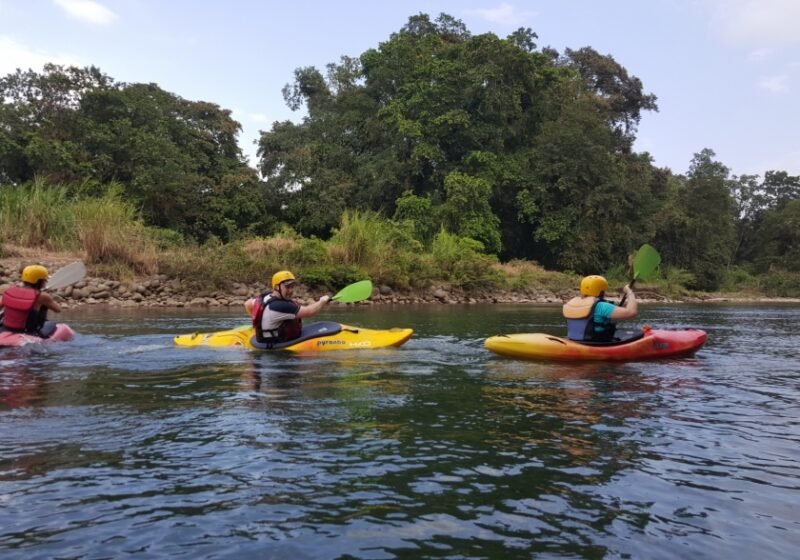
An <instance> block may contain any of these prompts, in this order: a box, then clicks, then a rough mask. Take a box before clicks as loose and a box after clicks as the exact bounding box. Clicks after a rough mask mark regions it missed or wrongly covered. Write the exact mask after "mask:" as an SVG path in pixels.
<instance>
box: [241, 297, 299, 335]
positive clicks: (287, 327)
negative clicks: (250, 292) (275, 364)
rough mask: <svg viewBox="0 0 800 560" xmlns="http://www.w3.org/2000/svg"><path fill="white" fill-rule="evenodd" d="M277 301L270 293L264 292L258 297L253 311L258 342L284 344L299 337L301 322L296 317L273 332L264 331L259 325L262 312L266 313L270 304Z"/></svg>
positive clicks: (262, 316)
mask: <svg viewBox="0 0 800 560" xmlns="http://www.w3.org/2000/svg"><path fill="white" fill-rule="evenodd" d="M277 299H278V298H276V297H275V296H274V295H272V292H264V293H263V294H261V295H260V296H258V300H257V301H256V305H255V308H254V309H253V327H254V328H255V329H256V340H257V341H258V342H286V341H287V340H293V339H295V338H297V337H299V336H300V335H301V334H302V332H303V320H302V319H300V318H298V317H295V318H294V319H289V320H286V321H284V322H283V323H281V325H280V326H279V327H278V328H277V329H275V330H268V331H264V329H263V327H262V325H261V323H262V319H263V318H264V311H266V309H267V308H268V307H269V304H270V303H271V302H273V301H275V300H277Z"/></svg>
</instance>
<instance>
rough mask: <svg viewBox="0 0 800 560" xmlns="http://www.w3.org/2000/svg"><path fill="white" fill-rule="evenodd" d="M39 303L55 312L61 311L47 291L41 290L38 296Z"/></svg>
mask: <svg viewBox="0 0 800 560" xmlns="http://www.w3.org/2000/svg"><path fill="white" fill-rule="evenodd" d="M38 301H39V305H41V306H43V307H46V308H47V309H49V310H50V311H53V312H55V313H61V306H60V305H58V304H57V303H56V302H55V300H54V299H53V298H52V297H51V296H50V294H48V293H47V292H42V293H40V294H39V297H38Z"/></svg>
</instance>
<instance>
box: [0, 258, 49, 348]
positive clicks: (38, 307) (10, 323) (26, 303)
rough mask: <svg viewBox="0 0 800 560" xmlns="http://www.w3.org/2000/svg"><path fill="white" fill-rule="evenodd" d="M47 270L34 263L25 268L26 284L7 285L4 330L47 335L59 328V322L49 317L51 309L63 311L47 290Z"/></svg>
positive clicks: (2, 299) (2, 300) (0, 303)
mask: <svg viewBox="0 0 800 560" xmlns="http://www.w3.org/2000/svg"><path fill="white" fill-rule="evenodd" d="M49 276H50V275H49V273H48V272H47V269H46V268H45V267H43V266H41V265H38V264H34V265H30V266H26V267H25V268H23V269H22V275H21V280H22V285H21V286H11V287H10V288H7V289H6V290H5V292H3V295H0V307H2V308H3V310H4V312H5V313H4V315H3V329H5V330H7V331H11V332H21V333H29V334H35V335H37V336H41V337H42V338H47V337H48V336H50V335H51V334H53V331H54V330H55V323H53V322H52V321H48V320H47V312H48V311H53V312H54V313H60V312H61V306H60V305H58V304H57V303H56V302H55V301H54V300H53V298H52V297H51V296H50V294H48V293H47V292H44V291H43V290H44V288H45V285H46V284H47V279H48V278H49Z"/></svg>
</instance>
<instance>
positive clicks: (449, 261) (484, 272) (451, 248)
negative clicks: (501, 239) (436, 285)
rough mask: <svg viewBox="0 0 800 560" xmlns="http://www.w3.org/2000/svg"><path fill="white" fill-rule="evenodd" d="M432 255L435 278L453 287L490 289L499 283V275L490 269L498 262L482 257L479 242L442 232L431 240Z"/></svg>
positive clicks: (492, 257) (493, 269) (481, 247)
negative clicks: (439, 278)
mask: <svg viewBox="0 0 800 560" xmlns="http://www.w3.org/2000/svg"><path fill="white" fill-rule="evenodd" d="M431 252H432V257H433V262H432V266H434V267H435V268H436V270H437V271H438V273H439V274H438V275H437V276H439V277H442V278H444V279H446V280H447V281H448V282H450V283H451V284H452V285H453V286H457V287H460V288H477V287H492V286H497V285H499V284H500V283H501V282H502V277H501V275H500V274H499V273H498V271H497V269H495V268H493V267H492V265H493V264H495V263H496V262H497V258H496V257H494V256H490V255H485V254H484V253H483V244H482V243H481V242H480V241H476V240H474V239H471V238H469V237H459V236H458V235H454V234H451V233H448V232H446V231H444V230H442V231H440V232H439V233H438V234H437V235H436V237H435V238H434V240H433V247H432V251H431Z"/></svg>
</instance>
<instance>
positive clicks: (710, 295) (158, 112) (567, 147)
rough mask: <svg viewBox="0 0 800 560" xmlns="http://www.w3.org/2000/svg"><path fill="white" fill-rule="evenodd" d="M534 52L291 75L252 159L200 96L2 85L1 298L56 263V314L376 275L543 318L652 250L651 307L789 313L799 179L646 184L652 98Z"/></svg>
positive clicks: (52, 68)
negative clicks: (68, 308) (69, 274)
mask: <svg viewBox="0 0 800 560" xmlns="http://www.w3.org/2000/svg"><path fill="white" fill-rule="evenodd" d="M537 42H538V36H537V34H536V33H535V32H534V31H533V30H532V29H527V28H521V29H518V30H517V31H515V32H513V33H511V34H510V35H508V36H507V37H504V38H503V37H499V36H497V35H495V34H493V33H481V34H473V33H472V32H470V31H469V29H467V27H466V26H465V25H464V23H463V22H461V21H459V20H458V19H456V18H454V17H452V16H450V15H447V14H440V15H439V16H438V17H436V18H431V17H430V16H428V15H427V14H423V13H420V14H416V15H412V16H411V17H409V18H408V21H407V23H406V24H405V25H404V26H403V27H402V28H401V29H399V30H398V31H397V32H395V33H392V34H391V35H390V36H389V37H388V38H386V40H385V41H381V42H380V43H378V44H376V45H375V46H374V47H373V48H369V49H367V50H366V51H364V52H363V53H361V54H360V55H359V56H357V57H350V56H342V57H340V59H339V62H336V63H331V64H328V65H327V66H326V68H325V70H324V71H321V70H319V69H317V68H315V67H313V66H309V67H303V68H297V69H296V70H295V72H294V75H293V77H292V78H291V81H290V83H288V84H287V85H286V87H284V88H283V90H282V92H283V95H284V99H285V101H286V103H287V106H288V107H290V108H291V109H292V110H300V109H303V111H304V114H303V115H302V118H299V119H298V120H297V122H294V121H291V120H287V121H283V122H274V123H272V126H271V127H270V129H269V130H264V131H262V132H261V135H260V138H259V140H258V153H257V161H255V162H253V164H252V165H251V163H250V162H249V161H248V160H247V159H246V158H245V157H244V156H243V153H242V150H241V148H240V146H239V143H238V141H239V140H238V135H239V134H240V132H241V124H240V123H239V122H237V121H236V120H235V119H234V118H233V113H232V111H231V110H229V109H226V108H224V107H221V106H220V105H217V104H215V103H213V102H212V101H208V100H190V99H184V98H183V97H181V96H180V95H178V94H176V93H172V92H169V91H166V90H164V89H162V88H161V87H159V86H158V84H156V83H125V82H119V81H116V80H115V79H114V78H113V77H111V76H108V75H107V74H105V73H103V72H102V71H101V70H100V69H99V68H97V67H94V66H89V67H83V68H79V67H75V66H68V67H65V66H60V65H56V64H45V65H44V68H43V70H42V71H41V72H37V71H35V70H33V69H29V70H23V69H18V70H17V71H16V72H13V73H10V74H8V75H6V76H0V259H5V260H3V261H2V262H3V270H2V277H0V284H8V283H10V282H12V281H15V280H16V279H17V277H18V273H17V269H18V267H19V265H20V264H22V263H26V262H40V263H42V264H45V265H47V266H49V267H50V269H51V270H52V271H54V270H55V269H56V268H57V265H59V264H66V263H65V261H63V260H62V259H63V257H64V255H70V257H71V260H82V261H84V262H85V264H86V265H87V267H88V270H89V279H87V280H86V281H84V282H79V283H77V284H75V285H74V286H72V287H71V288H68V289H66V290H64V291H63V294H62V295H63V297H65V298H67V299H66V301H67V303H68V304H69V305H72V304H74V305H82V304H85V303H89V304H91V303H92V302H105V303H110V304H112V305H123V304H124V305H177V306H181V305H183V306H185V305H238V303H239V302H240V301H242V300H243V299H244V298H245V297H248V296H252V295H255V294H258V293H260V292H262V291H264V290H265V289H266V281H267V278H269V277H270V276H271V275H272V273H274V272H275V271H277V270H283V269H288V270H291V271H292V272H293V273H294V274H295V275H296V276H298V277H299V278H301V279H302V281H303V285H304V290H306V291H305V292H304V293H303V294H301V297H303V298H304V299H305V300H307V298H309V297H313V296H317V295H319V294H323V293H335V292H336V291H338V290H339V289H340V288H342V287H343V286H346V285H348V284H351V283H353V282H356V281H359V280H363V279H367V278H369V279H370V280H372V282H373V285H374V286H375V287H376V292H375V294H374V298H373V299H372V300H371V301H372V302H373V303H375V302H391V303H406V302H427V303H432V302H473V301H474V302H478V301H492V302H494V301H503V302H505V301H509V302H526V303H527V302H540V303H550V304H554V303H557V302H561V301H563V300H565V299H567V298H569V297H571V296H572V295H574V294H575V293H576V289H577V286H578V284H579V281H580V278H581V277H582V276H583V275H586V274H602V275H604V276H606V278H607V279H608V281H609V285H610V286H611V287H612V291H615V292H616V291H617V290H619V289H621V288H622V286H624V285H625V284H626V283H627V282H628V280H629V279H630V271H629V266H630V265H629V261H630V255H631V254H632V253H633V252H634V251H635V250H636V248H638V247H640V246H642V245H643V244H644V243H648V244H649V245H651V246H653V247H655V248H656V249H657V251H658V252H659V254H660V255H661V259H662V260H661V267H660V269H659V270H658V272H657V275H656V277H655V278H648V279H647V280H648V282H647V283H646V284H644V285H642V284H641V283H640V284H638V285H637V294H639V295H640V296H641V298H642V299H643V300H645V301H669V302H673V301H708V300H712V301H713V300H719V299H720V298H732V297H733V298H739V299H745V300H759V299H760V298H800V228H798V227H797V225H798V223H800V176H793V175H791V174H789V173H788V172H786V171H780V170H774V169H773V170H765V172H764V173H763V176H762V175H745V174H742V175H735V174H733V173H732V171H731V169H730V168H728V167H727V166H726V165H724V164H723V163H722V162H721V161H718V160H717V158H716V154H715V153H714V151H713V150H712V149H710V148H707V147H706V148H702V149H700V150H699V151H698V152H697V153H695V154H694V157H693V158H692V160H691V161H690V162H689V167H688V170H687V171H686V172H685V173H678V172H675V171H673V170H672V169H669V168H659V167H657V166H656V165H655V162H654V159H653V156H651V154H649V153H648V152H637V151H636V150H635V149H634V146H635V143H636V134H637V131H638V125H639V122H640V120H641V118H642V115H643V114H645V113H647V112H650V111H657V110H658V105H657V96H656V94H655V93H651V92H648V91H647V90H646V88H645V86H644V84H643V83H642V81H641V80H640V79H639V78H638V77H636V76H635V75H634V74H632V73H630V72H629V71H628V70H627V69H626V68H625V67H623V66H622V65H621V64H620V63H619V62H617V61H616V60H615V59H614V57H613V56H612V55H610V54H602V53H600V52H597V51H596V50H595V49H593V48H592V47H590V46H586V47H582V48H579V49H571V48H566V49H565V50H564V52H558V51H557V50H555V49H552V48H551V47H539V46H537ZM332 56H333V54H332ZM51 255H53V256H52V258H51V257H50V256H51ZM614 295H616V293H612V294H609V296H610V297H611V296H614Z"/></svg>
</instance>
